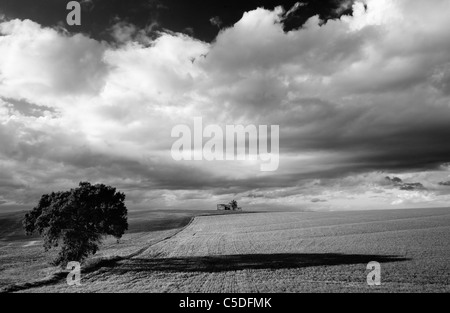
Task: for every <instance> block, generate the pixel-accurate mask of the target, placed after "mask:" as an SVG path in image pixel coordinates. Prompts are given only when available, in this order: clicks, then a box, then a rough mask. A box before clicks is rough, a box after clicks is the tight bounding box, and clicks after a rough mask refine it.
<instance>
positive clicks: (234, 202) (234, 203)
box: [229, 200, 238, 210]
mask: <svg viewBox="0 0 450 313" xmlns="http://www.w3.org/2000/svg"><path fill="white" fill-rule="evenodd" d="M229 204H230V207H231V209H232V210H236V209H237V207H238V204H237V201H236V200H231V202H230V203H229Z"/></svg>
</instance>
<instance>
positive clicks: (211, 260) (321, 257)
mask: <svg viewBox="0 0 450 313" xmlns="http://www.w3.org/2000/svg"><path fill="white" fill-rule="evenodd" d="M407 260H409V259H407V258H404V257H398V256H392V255H360V254H337V253H323V254H307V253H306V254H291V253H289V254H241V255H219V256H201V257H180V258H153V259H144V258H131V259H128V260H124V261H121V262H119V263H113V262H111V263H109V264H102V267H111V271H112V272H114V273H118V274H122V273H126V272H146V271H152V272H153V271H162V272H166V271H167V272H224V271H238V270H244V269H272V270H275V269H288V268H302V267H311V266H326V265H328V266H331V265H345V264H367V263H369V262H371V261H376V262H379V263H388V262H401V261H407Z"/></svg>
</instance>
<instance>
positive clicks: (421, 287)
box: [22, 209, 450, 292]
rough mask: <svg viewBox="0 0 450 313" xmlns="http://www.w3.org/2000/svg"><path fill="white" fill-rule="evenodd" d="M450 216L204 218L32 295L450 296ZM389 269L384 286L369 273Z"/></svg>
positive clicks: (442, 212)
mask: <svg viewBox="0 0 450 313" xmlns="http://www.w3.org/2000/svg"><path fill="white" fill-rule="evenodd" d="M449 238H450V210H449V209H421V210H391V211H365V212H364V211H359V212H323V213H319V212H298V213H294V212H280V213H258V214H239V215H223V216H199V217H196V218H195V219H194V220H193V221H192V222H191V223H190V224H189V225H188V226H187V227H186V228H185V229H184V230H182V231H181V232H178V233H176V234H175V235H174V236H172V237H170V238H168V239H166V240H162V241H156V243H153V244H152V242H149V243H148V245H147V248H143V249H142V250H141V251H140V252H139V253H138V254H136V255H134V256H133V257H130V258H126V259H122V260H117V261H110V262H103V263H100V264H99V265H98V266H97V267H95V268H92V269H90V270H88V271H85V272H83V273H82V275H83V276H82V286H80V287H69V286H67V285H66V284H65V281H64V279H62V280H60V281H59V282H52V283H51V284H45V285H41V286H38V287H35V288H28V289H24V290H22V291H25V292H361V291H362V292H373V291H375V292H418V291H420V292H437V291H441V292H442V291H444V292H449V291H450V268H449V261H450V242H449ZM370 261H378V262H379V263H380V264H381V286H372V287H370V286H367V283H366V276H367V274H368V272H369V271H368V270H367V269H366V265H367V263H368V262H370Z"/></svg>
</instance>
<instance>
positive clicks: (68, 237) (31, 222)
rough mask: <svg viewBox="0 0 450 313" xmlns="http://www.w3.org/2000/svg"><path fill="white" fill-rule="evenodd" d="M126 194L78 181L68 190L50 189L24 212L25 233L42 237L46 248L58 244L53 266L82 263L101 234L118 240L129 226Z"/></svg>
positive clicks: (92, 252) (91, 251) (92, 251)
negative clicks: (32, 206)
mask: <svg viewBox="0 0 450 313" xmlns="http://www.w3.org/2000/svg"><path fill="white" fill-rule="evenodd" d="M124 202H125V194H123V193H121V192H116V189H115V188H113V187H111V186H106V185H103V184H97V185H91V184H90V183H88V182H81V183H80V184H79V187H78V188H75V189H71V190H70V191H60V192H52V193H51V194H45V195H43V196H42V197H41V199H40V201H39V204H38V205H37V206H36V207H35V208H33V209H32V210H31V211H30V212H28V213H27V214H26V215H25V218H24V220H23V226H24V228H25V231H26V233H27V235H31V234H33V233H35V232H37V233H39V234H40V235H41V236H42V237H43V239H44V248H45V251H48V250H49V249H51V248H53V247H58V246H61V249H60V251H59V254H58V256H57V258H56V259H55V260H54V261H53V264H54V265H61V266H64V264H66V263H67V262H70V261H78V262H82V261H83V260H85V259H86V258H87V257H88V256H89V255H90V254H95V253H96V252H97V251H98V249H99V245H100V243H101V241H102V237H103V236H107V235H111V236H114V237H115V238H117V239H120V238H121V237H122V235H123V234H124V233H125V231H126V230H127V229H128V222H127V213H128V212H127V208H126V206H125V203H124Z"/></svg>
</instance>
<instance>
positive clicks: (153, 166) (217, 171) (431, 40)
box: [0, 0, 450, 211]
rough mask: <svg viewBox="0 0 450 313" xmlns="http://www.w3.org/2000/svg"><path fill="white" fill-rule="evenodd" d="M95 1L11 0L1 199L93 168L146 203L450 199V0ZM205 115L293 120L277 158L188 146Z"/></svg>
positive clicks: (431, 202) (1, 18)
mask: <svg viewBox="0 0 450 313" xmlns="http://www.w3.org/2000/svg"><path fill="white" fill-rule="evenodd" d="M80 2H81V5H82V12H81V22H82V24H81V25H80V26H69V25H67V23H66V15H67V14H68V13H69V11H68V10H66V7H65V6H66V4H67V1H63V0H42V1H34V0H14V1H13V0H0V211H9V210H19V209H20V210H22V209H30V208H32V207H33V206H34V205H36V204H37V202H38V200H39V198H40V196H41V195H42V194H44V193H48V192H51V191H59V190H66V189H70V188H73V187H75V186H77V184H78V183H79V182H80V181H90V182H91V183H105V184H108V185H112V186H114V187H117V188H118V189H119V190H121V191H123V192H125V194H126V195H127V206H128V208H129V209H131V210H142V209H173V208H177V209H214V208H215V206H216V204H217V203H227V202H229V201H230V200H231V199H236V200H237V201H238V202H239V203H240V205H241V206H243V207H244V209H245V208H249V209H250V208H251V209H290V210H291V209H292V210H357V209H390V208H413V207H442V206H448V203H449V200H450V183H447V182H449V181H450V163H449V162H450V145H449V144H448V142H449V139H450V101H449V100H450V19H449V18H448V12H450V1H448V0H431V1H430V0H426V1H425V0H423V1H421V0H417V1H407V0H355V1H350V0H330V1H320V2H319V1H312V0H311V1H304V2H296V1H256V0H252V1H245V4H243V3H242V2H244V1H227V2H226V3H219V2H216V3H215V4H213V3H211V1H198V0H195V1H181V0H167V1H163V0H160V1H158V0H155V1H153V0H150V1H149V0H146V1H138V0H135V1H118V0H108V1H107V0H84V1H80ZM194 117H201V118H202V120H203V124H204V125H219V126H220V127H223V128H225V125H238V124H239V125H279V137H280V143H279V158H280V160H279V167H278V169H277V170H276V171H272V172H262V171H261V170H260V163H261V162H260V160H257V161H254V160H245V161H218V160H216V161H206V160H201V161H186V160H185V161H183V160H182V161H176V160H174V159H173V158H172V157H171V148H172V145H173V143H174V138H172V136H171V132H172V129H173V128H174V127H175V126H176V125H182V124H183V125H189V126H192V125H193V119H194ZM386 177H390V179H387V178H386ZM394 177H398V178H400V180H397V179H395V180H394V179H393V178H394Z"/></svg>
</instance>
